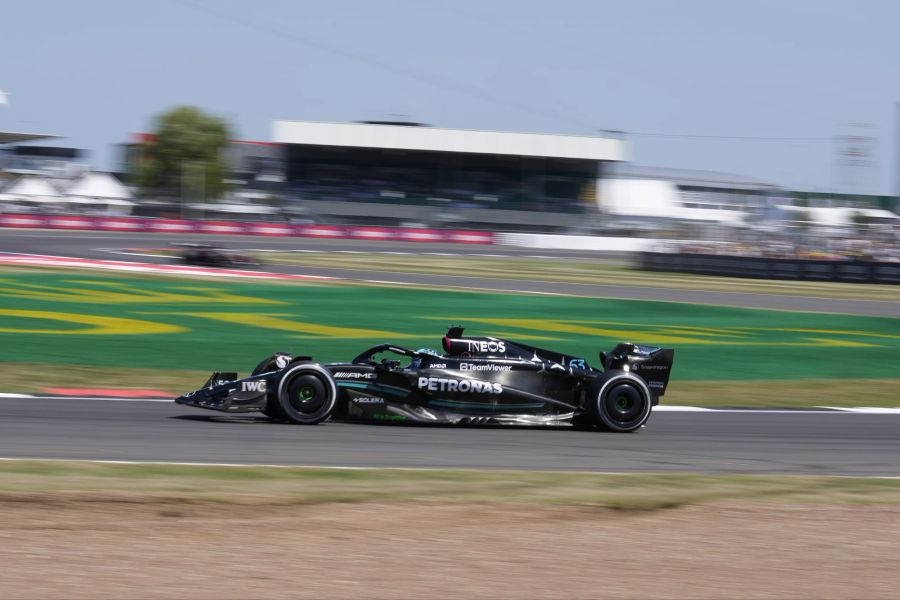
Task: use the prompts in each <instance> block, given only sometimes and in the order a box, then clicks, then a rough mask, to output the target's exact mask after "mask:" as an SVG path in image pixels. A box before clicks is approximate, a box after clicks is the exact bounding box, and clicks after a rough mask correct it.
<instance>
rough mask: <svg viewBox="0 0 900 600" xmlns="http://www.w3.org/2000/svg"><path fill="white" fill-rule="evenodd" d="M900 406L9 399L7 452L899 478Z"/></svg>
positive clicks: (3, 403)
mask: <svg viewBox="0 0 900 600" xmlns="http://www.w3.org/2000/svg"><path fill="white" fill-rule="evenodd" d="M898 432H900V414H896V415H884V414H879V415H869V414H858V413H841V412H830V413H825V412H806V411H783V412H760V411H753V412H739V413H732V412H697V413H694V412H658V413H655V414H654V415H653V416H652V417H651V420H650V423H649V424H648V425H647V426H646V427H644V428H643V429H641V430H640V431H639V432H637V433H633V434H615V433H598V432H591V431H577V430H573V429H568V428H565V429H562V428H560V429H550V428H511V427H474V426H473V427H434V426H404V425H381V424H378V425H367V424H357V423H336V422H327V423H324V424H322V425H316V426H311V427H310V426H300V425H288V424H283V423H274V422H271V421H269V420H267V419H265V418H262V417H253V416H238V415H220V414H219V413H214V412H210V411H204V410H201V409H192V408H189V407H184V406H180V405H176V404H175V403H174V402H146V401H136V400H128V401H115V400H80V399H41V398H27V399H13V398H0V457H6V458H58V459H59V458H62V459H88V460H124V461H161V462H196V463H227V464H271V465H315V466H343V467H405V468H444V467H446V468H488V469H527V470H574V471H602V472H663V471H668V472H672V471H679V472H700V473H757V474H776V473H780V474H783V473H790V474H822V475H824V474H828V475H870V476H900V460H898V457H900V435H898Z"/></svg>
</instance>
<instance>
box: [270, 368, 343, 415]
mask: <svg viewBox="0 0 900 600" xmlns="http://www.w3.org/2000/svg"><path fill="white" fill-rule="evenodd" d="M277 399H278V408H279V409H280V412H281V413H283V415H284V418H285V419H287V420H288V421H291V422H292V423H298V424H300V425H315V424H316V423H321V422H322V421H324V420H325V419H327V418H328V417H329V416H331V412H332V411H333V410H334V406H335V403H336V402H337V385H335V383H334V379H333V378H332V377H331V373H329V372H328V371H326V370H325V369H323V368H322V367H321V366H319V365H317V364H314V363H299V364H296V365H294V366H291V367H290V368H289V369H288V371H287V372H286V373H285V374H284V376H283V377H282V378H281V382H280V383H279V384H278V396H277Z"/></svg>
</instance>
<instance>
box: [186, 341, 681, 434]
mask: <svg viewBox="0 0 900 600" xmlns="http://www.w3.org/2000/svg"><path fill="white" fill-rule="evenodd" d="M443 347H444V353H443V354H438V353H437V352H435V351H433V350H427V349H423V350H410V349H407V348H402V347H400V346H395V345H393V344H381V345H378V346H373V347H372V348H369V349H368V350H366V351H364V352H363V353H362V354H360V355H359V356H357V357H356V358H354V359H353V360H352V361H351V362H342V363H328V364H320V363H317V362H315V361H313V360H312V358H311V357H308V356H292V355H291V354H288V353H283V352H279V353H276V354H274V355H272V356H270V357H269V358H267V359H265V360H264V361H262V362H261V363H259V365H257V367H256V368H255V369H254V370H253V372H252V373H251V374H250V376H249V377H245V378H243V379H238V377H237V373H219V372H217V373H213V375H212V376H211V377H210V378H209V380H208V381H207V382H206V384H205V385H204V386H203V387H202V388H200V389H199V390H197V391H194V392H189V393H187V394H184V395H183V396H180V397H178V398H176V399H175V402H177V403H179V404H184V405H187V406H195V407H198V408H208V409H212V410H218V411H222V412H226V413H247V412H261V413H263V414H264V415H266V416H268V417H270V418H272V419H278V420H282V421H288V422H292V423H300V424H304V425H313V424H316V423H320V422H322V421H324V420H325V419H327V418H329V417H331V418H333V419H341V420H351V421H354V420H355V421H375V422H385V421H400V422H414V423H444V424H509V425H545V426H546V425H580V426H587V427H594V428H597V429H604V430H608V431H620V432H629V431H635V430H636V429H638V428H640V427H641V426H642V425H643V424H644V423H646V421H647V419H648V418H649V416H650V411H651V410H652V409H653V407H654V406H655V405H656V404H658V403H659V397H660V396H662V395H663V394H664V393H665V391H666V386H667V385H668V382H669V374H670V373H671V371H672V360H673V358H674V353H675V351H674V350H672V349H664V348H655V347H649V346H639V345H635V344H626V343H622V344H618V345H617V346H616V347H615V348H613V349H612V350H611V351H610V352H601V353H600V363H601V364H602V366H603V369H602V370H599V369H595V368H593V367H591V366H589V365H588V364H587V361H586V360H585V359H584V358H578V357H575V356H567V355H565V354H560V353H558V352H552V351H550V350H542V349H540V348H535V347H533V346H529V345H526V344H520V343H517V342H511V341H509V340H504V339H498V338H493V337H465V336H463V328H462V327H451V328H450V330H449V331H448V332H447V335H446V336H444V338H443ZM383 354H390V355H394V356H396V357H397V358H383V359H382V360H380V361H377V360H376V357H378V356H379V355H383ZM398 358H399V360H398ZM404 363H406V364H404Z"/></svg>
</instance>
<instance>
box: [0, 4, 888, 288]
mask: <svg viewBox="0 0 900 600" xmlns="http://www.w3.org/2000/svg"><path fill="white" fill-rule="evenodd" d="M4 11H5V15H6V19H5V21H6V22H7V24H8V26H7V27H6V28H5V32H4V35H3V39H2V40H0V51H2V53H3V55H4V56H6V58H7V61H6V64H7V66H6V67H5V69H4V72H3V79H2V81H0V86H2V87H0V89H2V90H3V92H4V93H3V95H2V96H0V172H2V175H0V209H2V212H3V213H4V214H6V215H11V214H15V213H38V214H45V215H65V214H80V215H94V216H101V215H106V216H109V215H115V216H125V215H134V216H142V217H152V218H169V219H173V218H177V219H188V220H203V219H219V220H221V219H227V220H233V221H251V220H252V221H266V222H277V223H285V224H290V225H309V224H319V225H349V226H354V225H368V226H385V227H406V228H422V229H436V230H443V229H465V230H479V231H485V232H490V234H491V235H492V236H493V239H494V240H495V241H496V242H498V243H508V244H518V245H535V246H541V247H559V248H563V247H572V248H578V249H597V250H606V251H620V252H638V251H649V250H659V251H664V252H669V253H701V254H725V255H742V256H747V255H749V256H757V257H768V258H788V257H789V258H805V259H825V260H837V261H843V260H864V261H878V262H890V261H894V262H896V261H897V260H900V255H898V245H897V231H898V215H897V212H898V203H897V202H898V201H897V195H898V194H900V104H898V101H900V83H898V80H897V78H896V77H895V67H896V61H895V60H894V57H895V56H897V55H898V54H897V51H898V48H897V43H898V42H897V41H896V39H895V36H894V35H893V31H892V24H893V23H896V22H897V19H898V18H900V9H898V7H897V6H896V5H895V4H894V3H891V2H861V3H847V2H809V3H794V4H791V5H788V6H784V5H783V4H781V3H776V2H754V3H748V4H733V3H727V4H723V3H718V2H686V3H672V2H652V1H645V2H636V3H596V2H563V3H561V4H554V5H553V7H552V8H551V7H549V6H547V5H546V4H543V3H540V2H502V1H497V2H491V3H486V4H481V5H478V6H475V5H465V4H463V5H460V4H459V3H450V2H434V3H427V4H422V3H416V2H404V1H399V2H380V3H367V2H351V1H339V2H332V3H295V2H279V1H265V2H261V3H254V4H252V5H251V4H249V3H246V2H239V1H231V2H201V1H199V0H175V1H169V2H160V3H148V4H145V5H140V6H131V5H123V4H121V3H117V2H111V1H109V2H104V1H90V2H81V3H77V4H69V3H59V2H41V1H38V2H27V3H26V2H15V1H12V2H6V3H5V4H4ZM13 24H14V25H15V26H11V25H13ZM522 132H527V133H522ZM521 234H540V235H521ZM386 235H387V234H386ZM556 235H566V236H583V237H568V238H558V237H554V236H556ZM660 241H665V242H666V243H663V244H660V243H659V242H660ZM660 260H662V259H658V260H657V263H655V264H656V268H668V267H671V268H676V269H679V268H684V265H683V264H681V263H678V264H676V265H675V266H672V265H670V264H669V262H671V261H669V262H666V263H665V264H663V263H662V262H659V261H660ZM711 264H712V263H711ZM731 264H732V266H731V267H726V268H725V270H726V271H727V270H728V269H731V270H738V271H739V270H740V269H741V267H739V266H737V263H731ZM693 268H694V269H695V270H697V269H701V270H702V269H709V268H712V269H713V270H718V272H720V273H721V271H722V268H721V267H720V266H718V265H716V264H713V266H712V267H710V266H709V265H706V266H705V267H704V266H701V267H697V266H696V265H694V267H693ZM797 269H799V270H800V271H802V270H803V269H802V268H801V267H798V268H797ZM795 270H796V269H795ZM832 271H833V269H832V270H828V274H827V277H828V278H832V277H837V278H841V277H843V276H842V275H839V274H838V275H835V274H834V273H833V272H832ZM750 274H751V275H752V274H753V273H750ZM815 277H826V276H823V275H818V276H814V278H815ZM857 277H863V278H865V279H867V280H873V281H880V280H882V281H889V280H891V279H892V278H894V279H896V272H895V271H893V270H888V271H874V272H870V271H869V270H868V268H867V270H866V272H865V275H857ZM879 278H881V279H879Z"/></svg>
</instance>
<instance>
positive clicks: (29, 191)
mask: <svg viewBox="0 0 900 600" xmlns="http://www.w3.org/2000/svg"><path fill="white" fill-rule="evenodd" d="M4 193H5V195H6V196H8V197H12V198H16V199H18V200H27V201H32V202H49V201H54V200H55V201H59V192H57V191H56V188H55V187H53V185H51V184H50V182H49V181H47V180H46V179H42V178H40V177H20V178H19V179H17V180H16V181H15V182H14V183H13V184H12V185H11V186H9V188H7V189H6V190H4Z"/></svg>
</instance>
